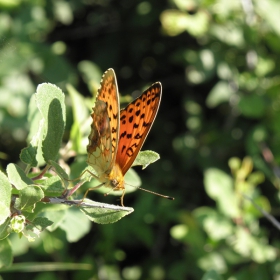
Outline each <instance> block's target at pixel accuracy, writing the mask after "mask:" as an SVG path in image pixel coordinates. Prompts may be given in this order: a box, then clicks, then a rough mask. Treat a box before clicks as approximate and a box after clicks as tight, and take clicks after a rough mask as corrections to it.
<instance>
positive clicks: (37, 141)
mask: <svg viewBox="0 0 280 280" xmlns="http://www.w3.org/2000/svg"><path fill="white" fill-rule="evenodd" d="M27 119H28V123H29V126H30V131H29V134H28V137H27V139H28V141H30V145H29V146H30V147H33V149H34V150H35V149H36V159H35V160H34V159H33V158H32V157H33V156H34V155H33V153H34V151H32V150H28V151H27V152H28V153H29V154H30V155H24V154H23V162H25V160H27V162H25V163H27V164H30V165H31V166H34V164H35V161H36V162H37V164H36V166H37V165H39V166H41V165H43V164H45V161H44V159H43V152H42V140H43V133H44V119H43V117H42V115H41V113H40V111H39V110H38V108H37V105H36V95H35V94H33V95H32V96H31V99H30V102H29V106H28V116H27ZM25 149H29V147H27V148H24V149H23V150H25Z"/></svg>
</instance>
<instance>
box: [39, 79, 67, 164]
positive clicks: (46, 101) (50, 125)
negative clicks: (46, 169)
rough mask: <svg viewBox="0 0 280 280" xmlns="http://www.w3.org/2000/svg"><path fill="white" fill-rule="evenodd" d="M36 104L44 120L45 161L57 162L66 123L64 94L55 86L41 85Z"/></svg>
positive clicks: (43, 148) (43, 147) (43, 146)
mask: <svg viewBox="0 0 280 280" xmlns="http://www.w3.org/2000/svg"><path fill="white" fill-rule="evenodd" d="M36 103H37V106H38V109H39V111H40V112H41V115H42V117H43V119H44V139H43V142H42V151H43V156H44V159H45V161H46V162H48V161H49V160H56V159H57V156H58V154H59V149H60V146H61V141H62V136H63V133H64V127H65V121H66V114H65V104H64V94H63V92H62V91H61V90H60V89H59V88H58V87H56V86H55V85H52V84H41V85H39V86H38V87H37V92H36Z"/></svg>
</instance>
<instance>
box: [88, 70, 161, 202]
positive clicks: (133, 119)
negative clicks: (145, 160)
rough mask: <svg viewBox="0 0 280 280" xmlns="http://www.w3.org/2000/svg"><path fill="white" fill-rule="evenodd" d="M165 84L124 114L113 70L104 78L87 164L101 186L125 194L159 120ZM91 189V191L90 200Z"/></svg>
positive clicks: (151, 90)
mask: <svg viewBox="0 0 280 280" xmlns="http://www.w3.org/2000/svg"><path fill="white" fill-rule="evenodd" d="M161 93H162V90H161V83H160V82H157V83H154V84H153V85H152V86H151V87H149V88H148V89H147V90H146V91H144V92H143V93H142V95H141V96H139V97H138V98H137V99H135V100H134V101H133V102H131V103H130V104H128V105H127V107H125V108H124V109H122V110H120V102H119V92H118V85H117V80H116V76H115V72H114V70H113V69H108V70H107V71H106V72H105V73H104V74H103V76H102V80H101V85H100V88H99V89H98V94H97V97H96V102H95V106H94V108H93V113H92V115H91V117H92V120H93V121H92V124H91V133H90V135H89V137H88V138H89V144H88V146H87V152H88V159H87V163H88V164H89V165H90V166H91V167H93V169H94V170H95V171H96V173H97V176H95V175H94V174H92V175H93V176H94V177H96V178H97V179H98V180H99V181H100V182H101V185H99V186H97V187H94V188H98V187H101V186H106V187H110V188H112V189H113V190H114V191H119V190H122V191H123V193H122V196H121V205H122V206H123V198H124V194H125V185H124V175H125V174H126V172H127V171H128V169H129V168H130V167H131V165H132V164H133V162H134V160H135V158H136V156H137V155H138V153H139V151H140V149H141V147H142V146H143V143H144V141H145V139H146V137H147V134H148V133H149V131H150V129H151V127H152V124H153V122H154V119H155V117H156V114H157V111H158V108H159V104H160V100H161ZM94 188H90V189H88V190H87V192H86V194H85V196H84V197H86V195H87V193H88V191H89V190H91V189H94Z"/></svg>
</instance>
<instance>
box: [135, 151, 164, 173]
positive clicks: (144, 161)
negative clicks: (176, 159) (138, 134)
mask: <svg viewBox="0 0 280 280" xmlns="http://www.w3.org/2000/svg"><path fill="white" fill-rule="evenodd" d="M158 159H160V156H159V154H158V153H156V152H154V151H140V152H139V154H138V155H137V157H136V159H135V161H134V162H133V164H132V166H137V165H141V166H142V169H145V168H146V167H147V166H148V165H150V164H151V163H153V162H155V161H157V160H158Z"/></svg>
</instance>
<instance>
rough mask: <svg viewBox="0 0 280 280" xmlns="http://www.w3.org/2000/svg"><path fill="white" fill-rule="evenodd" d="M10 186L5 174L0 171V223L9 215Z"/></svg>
mask: <svg viewBox="0 0 280 280" xmlns="http://www.w3.org/2000/svg"><path fill="white" fill-rule="evenodd" d="M11 193H12V186H11V184H10V183H9V181H8V178H7V176H6V175H5V174H4V173H2V172H1V171H0V225H2V224H3V223H5V221H6V219H7V218H8V217H9V215H10V204H11Z"/></svg>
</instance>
